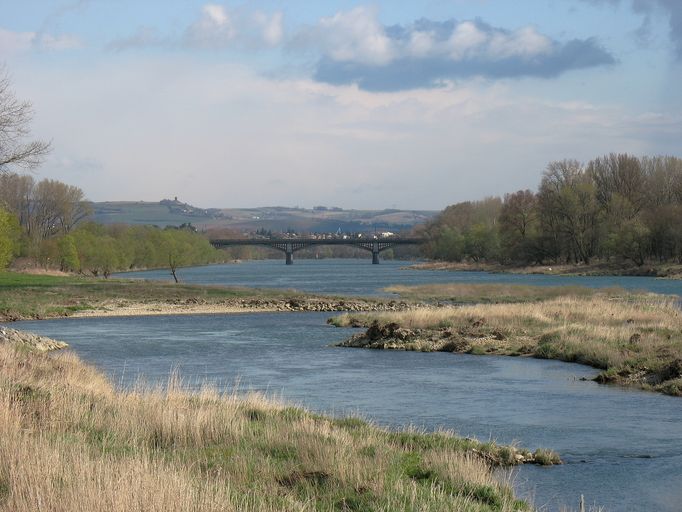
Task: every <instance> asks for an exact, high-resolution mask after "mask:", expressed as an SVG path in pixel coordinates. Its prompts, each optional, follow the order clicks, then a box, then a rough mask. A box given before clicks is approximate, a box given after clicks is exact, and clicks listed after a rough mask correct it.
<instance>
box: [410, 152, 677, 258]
mask: <svg viewBox="0 0 682 512" xmlns="http://www.w3.org/2000/svg"><path fill="white" fill-rule="evenodd" d="M681 220H682V159H680V158H676V157H671V156H655V157H642V158H638V157H635V156H632V155H629V154H609V155H605V156H601V157H598V158H595V159H593V160H591V161H590V162H588V163H586V164H584V163H581V162H578V161H577V160H561V161H555V162H551V163H549V165H548V166H547V168H546V170H545V171H544V173H543V174H542V178H541V180H540V184H539V186H538V189H537V191H535V192H533V191H531V190H519V191H517V192H514V193H510V194H506V195H505V196H504V197H502V198H500V197H489V198H486V199H484V200H481V201H466V202H461V203H457V204H454V205H452V206H449V207H447V208H446V209H445V210H444V211H443V212H441V213H440V215H438V216H437V217H436V218H435V219H434V220H433V221H431V222H430V223H428V224H427V225H425V226H424V227H423V228H422V234H423V235H424V236H426V237H427V238H428V240H429V242H428V243H427V244H426V246H425V247H424V253H425V255H426V256H428V257H430V258H434V259H440V260H446V261H464V260H472V261H475V262H478V261H489V262H498V263H501V264H548V263H555V264H557V263H585V264H589V263H590V262H593V261H595V260H600V261H629V262H632V263H634V264H636V265H638V266H642V265H644V264H645V263H647V262H678V263H682V222H680V221H681Z"/></svg>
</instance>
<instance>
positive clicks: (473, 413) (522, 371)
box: [16, 260, 682, 512]
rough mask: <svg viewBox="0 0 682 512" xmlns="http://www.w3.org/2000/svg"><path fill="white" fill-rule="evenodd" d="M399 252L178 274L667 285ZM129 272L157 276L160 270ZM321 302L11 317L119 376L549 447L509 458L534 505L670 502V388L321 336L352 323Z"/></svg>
mask: <svg viewBox="0 0 682 512" xmlns="http://www.w3.org/2000/svg"><path fill="white" fill-rule="evenodd" d="M404 264H405V263H404V262H388V263H384V264H382V265H378V266H377V265H374V266H373V265H371V264H369V261H358V260H322V261H297V262H296V264H295V265H292V266H285V265H284V263H283V262H280V261H264V262H249V263H242V264H239V265H224V266H223V265H221V266H215V267H200V268H193V269H183V270H182V272H181V274H180V275H181V277H182V278H183V279H184V280H185V281H187V282H197V283H210V284H230V285H245V286H266V287H283V288H297V289H300V290H305V291H315V292H319V293H337V294H356V295H370V294H381V293H382V291H381V289H382V288H383V287H384V286H388V285H390V284H418V283H431V282H454V281H466V282H518V283H526V284H530V283H533V284H542V285H557V284H583V285H586V286H622V287H625V288H634V289H648V290H653V291H657V292H664V293H676V294H680V293H681V289H682V286H681V285H682V283H680V282H678V281H664V280H656V279H651V278H632V277H630V278H608V277H604V278H577V277H576V278H573V277H570V278H567V277H555V276H541V275H531V276H528V275H523V276H521V275H508V274H486V273H481V272H430V271H413V270H400V268H401V267H402V266H403V265H404ZM135 277H151V278H160V277H167V276H165V273H163V272H146V273H137V274H135ZM328 316H329V314H323V313H262V314H237V315H206V316H177V317H172V316H168V317H143V318H87V319H62V320H47V321H38V322H18V323H17V324H16V327H17V328H22V329H27V330H31V331H34V332H37V333H40V334H44V335H47V336H51V337H55V338H57V339H63V340H65V341H68V342H69V343H70V344H71V346H72V348H73V350H75V351H76V352H77V353H78V354H79V355H80V356H81V357H82V358H83V359H85V360H86V361H89V362H91V363H93V364H95V365H97V366H98V367H99V368H101V369H102V370H103V371H105V372H106V373H107V374H108V375H109V376H110V377H111V378H112V379H113V380H114V382H116V383H117V384H118V385H120V386H123V387H127V386H131V385H133V384H134V383H136V382H137V381H138V380H139V379H144V380H145V381H147V382H149V383H155V384H156V383H164V382H166V380H167V379H168V377H169V375H170V373H171V372H172V371H177V372H178V373H179V375H180V376H181V377H182V378H183V380H184V381H185V383H186V384H187V385H188V386H190V387H193V388H196V387H198V386H200V385H202V384H203V383H206V382H208V383H212V384H215V385H217V386H219V387H220V388H221V389H228V390H231V389H235V387H236V388H238V389H239V390H242V391H245V390H258V391H263V392H266V393H268V394H271V395H274V396H277V397H282V398H283V399H285V400H287V401H291V402H295V403H297V404H301V405H304V406H306V407H309V408H311V409H313V410H316V411H320V412H326V413H331V414H347V413H354V414H359V415H361V416H363V417H365V418H367V419H370V420H372V421H375V422H377V423H378V424H380V425H385V426H389V427H394V428H401V427H405V426H408V425H414V426H417V427H420V428H425V429H438V428H444V429H448V430H454V431H457V432H458V433H460V434H461V435H465V436H476V437H478V438H479V439H483V440H487V439H489V438H493V439H495V440H497V441H498V442H500V443H509V442H514V441H515V442H518V444H519V445H522V446H524V447H528V448H531V449H535V448H537V447H549V448H552V449H555V450H557V451H559V452H560V454H561V455H562V458H563V459H564V460H565V462H566V464H564V465H562V466H557V467H551V468H541V467H534V466H528V467H521V468H519V469H517V470H515V471H514V472H513V474H512V478H513V483H514V485H515V487H516V489H517V492H518V493H519V494H520V495H522V496H525V497H530V498H531V499H532V501H533V502H534V504H535V505H536V506H537V507H544V508H543V510H559V509H560V508H561V507H562V506H564V505H569V506H572V507H576V505H577V503H578V499H579V497H580V495H581V494H583V495H585V498H586V501H587V503H588V504H593V503H594V504H598V505H601V506H604V507H606V510H613V511H621V510H624V511H640V510H662V511H670V512H673V511H679V510H680V504H682V486H680V482H682V429H681V428H680V425H682V399H679V398H673V397H667V396H662V395H657V394H654V393H646V392H640V391H633V390H624V389H619V388H615V387H609V386H601V385H598V384H595V383H593V382H589V381H587V382H586V381H581V380H579V379H580V378H581V377H591V376H593V375H595V374H596V371H595V370H594V369H592V368H588V367H585V366H581V365H575V364H567V363H562V362H557V361H545V360H534V359H526V358H510V357H506V358H505V357H493V356H485V357H483V356H470V355H462V354H443V353H415V352H391V351H370V350H355V349H341V348H334V347H331V346H330V345H331V344H332V343H334V342H336V341H339V340H341V339H343V338H345V337H346V336H349V335H350V334H351V333H352V332H353V330H352V329H336V328H333V327H330V326H327V325H326V324H325V320H326V318H327V317H328Z"/></svg>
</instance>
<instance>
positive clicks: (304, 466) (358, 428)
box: [0, 345, 529, 512]
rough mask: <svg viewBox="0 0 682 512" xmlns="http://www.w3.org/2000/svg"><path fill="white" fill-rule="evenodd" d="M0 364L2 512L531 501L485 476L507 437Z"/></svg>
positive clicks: (16, 356)
mask: <svg viewBox="0 0 682 512" xmlns="http://www.w3.org/2000/svg"><path fill="white" fill-rule="evenodd" d="M0 368H3V370H2V371H0V460H2V461H3V463H2V464H0V511H5V510H7V511H10V510H11V511H12V512H28V511H29V510H35V509H36V508H41V509H45V510H74V509H76V508H77V509H78V510H92V511H95V512H96V511H99V510H102V511H103V510H111V509H113V508H115V509H118V510H136V511H142V510H164V511H165V510H170V511H172V512H174V511H178V512H179V511H180V510H202V511H203V510H208V511H213V510H215V511H223V510H224V511H231V510H244V511H247V512H248V511H259V512H260V511H266V512H267V511H269V512H274V511H282V510H283V511H287V510H289V511H320V512H322V511H325V512H332V511H352V510H357V511H363V512H366V511H370V510H373V511H376V512H393V511H404V512H408V511H413V510H420V511H433V512H445V511H450V510H462V511H471V512H498V511H500V512H502V511H504V512H513V511H519V510H528V509H529V508H528V506H527V504H526V503H524V502H522V501H519V500H517V499H516V498H515V497H514V495H513V491H512V490H511V488H509V487H508V486H507V485H506V484H505V483H502V482H500V481H499V480H498V479H497V478H496V477H495V475H494V474H493V468H494V467H498V466H506V465H507V464H515V463H517V462H518V461H517V460H516V459H515V458H514V456H513V454H515V453H521V451H519V450H517V449H516V448H513V447H511V446H498V445H495V444H494V443H481V442H478V441H475V440H473V439H462V438H459V437H457V436H455V435H453V434H452V433H447V432H439V433H433V434H429V433H423V432H418V431H402V432H401V431H398V432H395V431H388V430H384V429H381V428H379V427H377V426H375V425H372V424H371V423H369V422H366V421H364V420H362V419H359V418H353V417H351V418H330V417H325V416H322V415H319V414H313V413H310V412H309V411H306V410H304V409H300V408H297V407H292V406H288V405H283V404H279V403H275V402H272V401H269V400H266V399H265V398H263V397H262V396H256V395H250V396H236V395H220V394H218V393H217V392H216V391H215V390H210V389H204V390H203V391H201V392H200V393H198V394H190V393H188V392H185V391H183V390H182V389H181V388H178V387H176V385H174V384H171V385H170V387H169V388H168V389H167V390H165V391H162V390H144V389H136V390H134V391H127V392H126V391H117V390H115V389H114V388H113V387H112V386H111V384H110V383H109V382H107V381H106V379H104V377H103V376H102V375H101V374H99V373H98V372H96V371H95V370H94V369H92V368H91V367H88V366H86V365H84V364H83V363H81V362H80V361H79V360H78V359H77V358H76V357H75V356H73V355H72V354H68V353H66V354H63V355H58V356H57V357H54V356H50V355H41V354H37V353H35V352H25V351H22V352H18V351H16V350H13V347H11V346H7V345H0ZM112 500H113V501H112ZM126 500H128V501H126ZM38 502H39V503H40V506H39V507H37V506H36V503H38ZM112 503H116V507H113V506H112ZM76 505H78V506H76Z"/></svg>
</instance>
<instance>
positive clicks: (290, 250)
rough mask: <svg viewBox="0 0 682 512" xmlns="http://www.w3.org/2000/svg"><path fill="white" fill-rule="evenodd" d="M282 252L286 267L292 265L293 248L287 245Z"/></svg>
mask: <svg viewBox="0 0 682 512" xmlns="http://www.w3.org/2000/svg"><path fill="white" fill-rule="evenodd" d="M284 252H285V254H286V255H287V261H286V263H287V265H293V264H294V246H293V245H292V244H287V245H286V247H285V248H284Z"/></svg>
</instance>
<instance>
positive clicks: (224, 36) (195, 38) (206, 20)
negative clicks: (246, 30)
mask: <svg viewBox="0 0 682 512" xmlns="http://www.w3.org/2000/svg"><path fill="white" fill-rule="evenodd" d="M201 11H202V15H201V17H200V18H199V19H198V20H197V21H196V22H194V23H193V24H192V25H190V26H189V27H188V28H187V30H186V32H185V41H186V43H187V44H189V45H191V46H200V47H223V46H226V45H228V44H230V42H231V41H232V40H233V39H234V38H235V37H236V36H237V30H236V28H235V27H234V24H233V22H232V19H231V17H230V15H229V14H228V12H227V10H226V9H225V8H224V7H223V6H221V5H217V4H206V5H204V6H203V7H202V9H201Z"/></svg>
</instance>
